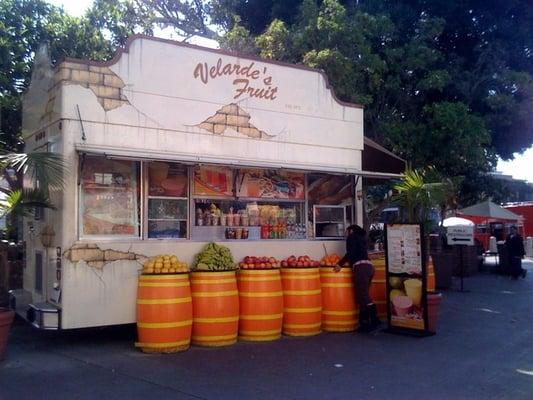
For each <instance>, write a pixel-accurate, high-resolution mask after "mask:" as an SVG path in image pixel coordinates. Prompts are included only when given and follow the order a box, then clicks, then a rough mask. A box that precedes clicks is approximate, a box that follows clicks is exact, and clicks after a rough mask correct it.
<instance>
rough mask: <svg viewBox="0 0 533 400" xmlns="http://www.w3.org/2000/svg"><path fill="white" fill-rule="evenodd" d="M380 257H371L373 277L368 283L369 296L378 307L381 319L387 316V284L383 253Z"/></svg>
mask: <svg viewBox="0 0 533 400" xmlns="http://www.w3.org/2000/svg"><path fill="white" fill-rule="evenodd" d="M379 254H381V257H372V256H370V260H371V261H372V265H373V266H374V277H373V278H372V284H371V285H370V298H371V299H372V300H373V301H374V304H375V305H376V307H377V309H378V316H379V317H380V318H381V319H385V318H387V285H386V282H387V280H386V274H385V257H384V256H383V253H379Z"/></svg>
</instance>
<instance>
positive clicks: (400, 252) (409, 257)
mask: <svg viewBox="0 0 533 400" xmlns="http://www.w3.org/2000/svg"><path fill="white" fill-rule="evenodd" d="M421 250H422V248H421V246H420V226H419V225H398V224H396V225H387V258H388V261H389V271H390V272H393V273H399V274H401V273H407V274H421V273H422V255H421Z"/></svg>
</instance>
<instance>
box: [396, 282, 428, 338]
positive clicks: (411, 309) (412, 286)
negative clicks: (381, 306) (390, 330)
mask: <svg viewBox="0 0 533 400" xmlns="http://www.w3.org/2000/svg"><path fill="white" fill-rule="evenodd" d="M388 283H389V288H390V292H389V300H390V310H391V325H392V326H396V327H402V328H410V329H420V330H424V328H425V326H424V305H423V302H422V280H421V279H419V278H402V277H399V276H389V282H388Z"/></svg>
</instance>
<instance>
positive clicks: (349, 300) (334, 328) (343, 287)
mask: <svg viewBox="0 0 533 400" xmlns="http://www.w3.org/2000/svg"><path fill="white" fill-rule="evenodd" d="M320 282H321V286H322V329H323V330H325V331H326V332H350V331H354V330H355V329H356V328H357V325H358V315H359V310H358V307H357V306H356V301H355V292H354V285H353V271H352V269H351V268H342V270H341V271H339V272H335V271H334V270H333V268H331V267H323V268H320Z"/></svg>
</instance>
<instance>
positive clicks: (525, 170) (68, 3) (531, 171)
mask: <svg viewBox="0 0 533 400" xmlns="http://www.w3.org/2000/svg"><path fill="white" fill-rule="evenodd" d="M48 2H49V3H52V4H55V5H56V6H59V7H63V8H64V9H65V11H66V12H68V13H69V14H71V15H74V16H81V15H82V14H83V13H84V12H85V10H86V9H87V8H89V7H90V6H91V4H92V2H93V0H48ZM155 34H156V36H160V37H166V38H169V39H172V32H171V31H170V30H164V31H159V32H155ZM192 43H194V44H198V45H201V46H207V47H215V46H214V45H213V41H204V40H202V38H198V39H196V40H194V41H192ZM496 170H497V171H500V172H502V173H504V174H506V175H512V176H513V178H515V179H524V180H527V181H529V182H533V146H531V147H530V148H529V149H528V150H526V151H525V152H524V153H522V154H518V153H515V158H514V160H512V161H502V160H499V161H498V166H497V168H496Z"/></svg>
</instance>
